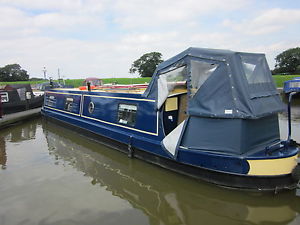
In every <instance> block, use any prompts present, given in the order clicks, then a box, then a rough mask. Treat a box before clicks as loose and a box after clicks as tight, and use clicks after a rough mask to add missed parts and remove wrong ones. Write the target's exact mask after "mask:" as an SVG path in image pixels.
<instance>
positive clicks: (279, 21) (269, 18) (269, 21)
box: [223, 8, 300, 35]
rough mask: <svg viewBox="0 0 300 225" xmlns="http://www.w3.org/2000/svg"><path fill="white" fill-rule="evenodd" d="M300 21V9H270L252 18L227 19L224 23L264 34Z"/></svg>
mask: <svg viewBox="0 0 300 225" xmlns="http://www.w3.org/2000/svg"><path fill="white" fill-rule="evenodd" d="M299 23H300V9H280V8H274V9H268V10H266V11H263V12H261V13H260V14H259V15H257V16H256V17H254V18H252V19H246V20H242V21H241V22H234V21H232V20H229V19H226V20H224V21H223V25H224V26H226V27H230V28H231V29H233V30H235V31H238V32H241V33H244V34H249V35H264V34H270V33H275V32H279V31H281V30H283V29H285V28H286V27H288V26H290V25H293V24H299Z"/></svg>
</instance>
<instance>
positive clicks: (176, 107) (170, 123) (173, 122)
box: [163, 93, 187, 135]
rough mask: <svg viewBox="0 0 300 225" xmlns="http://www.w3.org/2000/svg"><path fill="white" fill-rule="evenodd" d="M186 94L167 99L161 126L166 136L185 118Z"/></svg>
mask: <svg viewBox="0 0 300 225" xmlns="http://www.w3.org/2000/svg"><path fill="white" fill-rule="evenodd" d="M186 109H187V94H186V93H184V94H179V95H176V96H172V97H168V98H167V100H166V101H165V104H164V109H163V126H164V132H165V135H168V134H169V133H170V132H171V131H172V130H174V129H175V128H176V127H177V126H178V125H179V124H180V123H181V122H182V121H183V120H185V118H186Z"/></svg>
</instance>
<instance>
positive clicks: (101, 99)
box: [42, 48, 300, 191]
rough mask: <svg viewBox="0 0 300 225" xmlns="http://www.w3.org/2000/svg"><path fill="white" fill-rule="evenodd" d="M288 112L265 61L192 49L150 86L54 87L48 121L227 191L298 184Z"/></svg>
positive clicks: (47, 100)
mask: <svg viewBox="0 0 300 225" xmlns="http://www.w3.org/2000/svg"><path fill="white" fill-rule="evenodd" d="M284 110H285V106H284V105H283V103H282V102H281V99H280V96H279V94H278V92H277V89H276V87H275V85H274V83H273V80H272V76H271V73H270V70H269V67H268V64H267V61H266V59H265V55H264V54H253V53H243V52H234V51H230V50H216V49H203V48H188V49H187V50H185V51H183V52H182V53H180V54H178V55H176V56H174V57H172V58H170V59H168V60H166V61H164V62H163V63H161V64H160V65H158V67H157V69H156V71H155V72H154V74H153V77H152V80H151V82H150V84H149V85H148V87H147V88H140V87H138V86H137V87H135V88H133V87H132V86H130V87H128V88H107V87H105V88H103V87H99V88H96V89H91V88H89V87H88V88H87V90H79V89H59V88H58V89H52V90H49V91H47V92H46V93H45V98H44V106H43V108H42V114H43V115H44V116H45V117H46V118H47V119H51V120H52V119H53V120H54V121H58V122H60V123H63V124H64V125H65V126H68V127H71V128H72V129H73V130H75V131H78V133H80V134H88V135H90V136H91V137H92V138H94V139H96V140H98V141H101V142H104V143H107V144H108V145H110V146H112V147H114V148H116V149H118V150H121V151H123V152H125V153H127V154H128V156H129V157H135V158H138V159H142V160H145V161H147V162H150V163H153V164H156V165H159V166H161V167H163V168H167V169H170V170H173V171H176V172H179V173H181V174H185V175H188V176H191V177H195V178H198V179H202V180H204V181H207V182H211V183H214V184H217V185H219V186H223V187H228V188H238V189H242V190H254V191H278V190H282V189H292V188H295V187H296V185H297V183H298V181H299V172H300V171H299V170H300V168H299V167H300V166H299V165H298V164H297V162H298V161H297V160H298V159H297V156H298V148H297V145H296V143H295V142H294V141H293V140H292V139H291V137H290V135H289V138H288V140H280V134H279V125H278V113H279V112H282V111H284Z"/></svg>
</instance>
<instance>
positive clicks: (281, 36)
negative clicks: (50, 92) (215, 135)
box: [0, 0, 300, 78]
mask: <svg viewBox="0 0 300 225" xmlns="http://www.w3.org/2000/svg"><path fill="white" fill-rule="evenodd" d="M297 46H300V1H299V0H111V1H108V0H0V67H2V66H4V65H6V64H11V63H19V64H20V65H21V66H22V67H23V68H24V69H25V70H27V71H28V72H29V74H30V76H31V77H43V72H42V69H43V67H44V66H45V67H46V69H47V73H48V75H51V76H52V77H54V78H57V69H58V68H60V71H61V75H63V76H64V78H85V77H88V76H97V77H99V78H104V77H130V76H132V75H130V74H129V73H128V71H129V68H130V66H131V63H132V62H133V61H134V60H135V59H137V58H139V57H140V56H141V55H143V54H144V53H147V52H151V51H158V52H161V53H162V54H163V59H168V58H169V57H172V56H174V55H175V54H177V53H180V52H181V51H183V50H185V49H186V48H188V47H206V48H221V49H231V50H237V51H248V52H262V53H265V54H266V56H267V60H268V62H269V65H270V67H271V68H273V67H274V64H275V61H274V57H275V56H276V55H277V54H278V53H280V52H282V51H283V50H286V49H288V48H292V47H297Z"/></svg>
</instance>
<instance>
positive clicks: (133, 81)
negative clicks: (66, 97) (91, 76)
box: [0, 75, 300, 87]
mask: <svg viewBox="0 0 300 225" xmlns="http://www.w3.org/2000/svg"><path fill="white" fill-rule="evenodd" d="M295 77H300V75H274V76H273V79H274V82H275V84H276V86H277V87H283V83H284V81H287V80H292V79H294V78H295ZM102 80H103V82H104V84H111V83H116V84H144V83H149V82H150V80H151V77H139V78H104V79H102ZM83 81H84V79H66V80H65V83H66V85H73V86H74V87H79V86H81V85H82V83H83ZM43 82H46V81H44V80H41V81H16V82H0V85H6V84H33V85H34V84H38V83H43Z"/></svg>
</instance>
